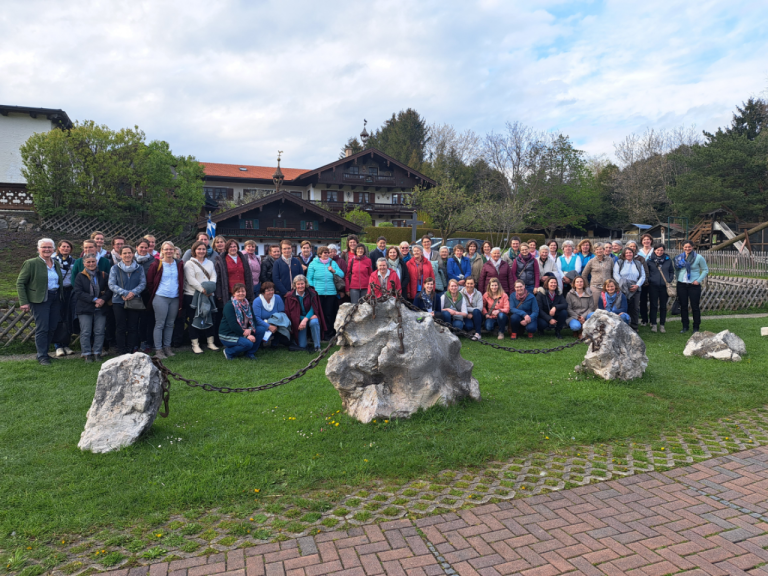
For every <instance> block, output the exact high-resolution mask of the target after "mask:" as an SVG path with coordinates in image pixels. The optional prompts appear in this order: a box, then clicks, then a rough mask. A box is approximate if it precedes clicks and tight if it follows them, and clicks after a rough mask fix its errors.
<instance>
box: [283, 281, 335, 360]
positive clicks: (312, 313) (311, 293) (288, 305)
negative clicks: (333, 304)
mask: <svg viewBox="0 0 768 576" xmlns="http://www.w3.org/2000/svg"><path fill="white" fill-rule="evenodd" d="M285 313H286V314H287V315H288V318H289V319H290V321H291V332H292V336H293V341H294V345H296V346H298V348H295V347H292V348H291V350H297V349H298V350H306V349H307V333H308V332H310V333H311V334H312V343H313V344H314V350H315V352H319V351H320V341H321V337H320V336H321V334H323V333H324V332H325V330H326V327H325V317H324V316H323V307H322V306H321V304H320V297H319V296H318V295H317V292H315V289H314V288H311V287H310V286H309V282H307V277H306V276H304V275H303V274H299V275H298V276H294V277H293V290H291V291H290V292H288V294H286V295H285Z"/></svg>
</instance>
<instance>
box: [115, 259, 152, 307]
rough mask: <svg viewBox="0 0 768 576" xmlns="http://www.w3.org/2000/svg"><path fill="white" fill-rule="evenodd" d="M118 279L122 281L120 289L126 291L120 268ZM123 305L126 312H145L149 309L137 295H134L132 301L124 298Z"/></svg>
mask: <svg viewBox="0 0 768 576" xmlns="http://www.w3.org/2000/svg"><path fill="white" fill-rule="evenodd" d="M117 277H118V279H119V280H120V288H122V289H123V290H125V286H124V285H123V274H122V271H121V270H120V269H119V268H118V270H117ZM123 305H124V306H125V309H126V310H137V311H144V310H146V309H147V307H146V306H144V302H143V301H142V300H141V298H139V297H138V296H136V295H134V297H133V298H131V299H130V300H126V299H125V298H123Z"/></svg>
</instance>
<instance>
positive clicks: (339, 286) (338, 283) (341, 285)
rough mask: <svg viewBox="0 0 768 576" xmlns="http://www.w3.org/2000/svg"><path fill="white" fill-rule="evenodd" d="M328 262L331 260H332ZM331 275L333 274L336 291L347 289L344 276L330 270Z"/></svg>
mask: <svg viewBox="0 0 768 576" xmlns="http://www.w3.org/2000/svg"><path fill="white" fill-rule="evenodd" d="M330 262H333V260H331V261H330ZM329 266H333V264H329ZM331 276H333V287H334V288H336V292H345V291H346V290H347V283H346V282H345V281H344V278H342V277H341V276H339V275H338V274H336V272H331Z"/></svg>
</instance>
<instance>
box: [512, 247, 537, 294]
mask: <svg viewBox="0 0 768 576" xmlns="http://www.w3.org/2000/svg"><path fill="white" fill-rule="evenodd" d="M511 271H512V281H513V282H516V281H517V280H522V281H523V284H524V285H525V289H526V290H527V291H528V292H531V293H533V291H534V290H535V289H536V288H537V287H538V286H539V266H538V264H537V263H536V258H534V257H533V256H531V254H530V252H529V248H528V245H527V244H521V245H520V254H518V255H517V257H516V258H515V259H514V260H513V261H512V267H511Z"/></svg>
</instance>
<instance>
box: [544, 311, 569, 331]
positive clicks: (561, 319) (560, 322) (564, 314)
mask: <svg viewBox="0 0 768 576" xmlns="http://www.w3.org/2000/svg"><path fill="white" fill-rule="evenodd" d="M566 318H568V311H567V310H559V311H557V312H556V313H555V320H557V324H555V325H554V326H552V324H550V323H549V322H547V321H546V320H544V319H543V318H542V317H541V316H539V319H538V328H539V332H544V331H545V330H555V331H556V332H559V331H560V330H562V329H563V326H565V320H566Z"/></svg>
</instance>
